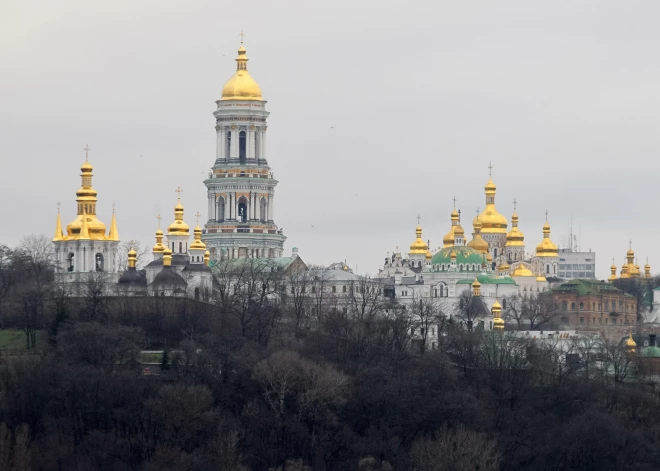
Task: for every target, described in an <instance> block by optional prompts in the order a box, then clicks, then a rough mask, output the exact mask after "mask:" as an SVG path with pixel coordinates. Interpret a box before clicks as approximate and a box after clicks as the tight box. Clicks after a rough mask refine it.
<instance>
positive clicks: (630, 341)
mask: <svg viewBox="0 0 660 471" xmlns="http://www.w3.org/2000/svg"><path fill="white" fill-rule="evenodd" d="M626 347H627V348H636V347H637V343H636V342H635V340H634V339H633V337H632V332H630V334H629V336H628V338H627V339H626Z"/></svg>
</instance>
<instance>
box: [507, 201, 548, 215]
mask: <svg viewBox="0 0 660 471" xmlns="http://www.w3.org/2000/svg"><path fill="white" fill-rule="evenodd" d="M517 206H518V202H517V201H516V199H515V198H513V212H514V213H515V212H516V207H517ZM546 218H547V217H546Z"/></svg>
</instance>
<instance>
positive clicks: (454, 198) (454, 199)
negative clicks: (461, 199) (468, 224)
mask: <svg viewBox="0 0 660 471" xmlns="http://www.w3.org/2000/svg"><path fill="white" fill-rule="evenodd" d="M452 201H453V202H454V209H456V197H455V196H454V197H453V198H452Z"/></svg>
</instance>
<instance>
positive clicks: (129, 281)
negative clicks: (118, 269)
mask: <svg viewBox="0 0 660 471" xmlns="http://www.w3.org/2000/svg"><path fill="white" fill-rule="evenodd" d="M119 284H122V285H136V286H146V285H147V277H146V276H145V274H144V270H140V271H137V270H136V269H135V268H129V269H127V270H126V271H125V272H124V273H123V274H122V275H121V276H120V277H119Z"/></svg>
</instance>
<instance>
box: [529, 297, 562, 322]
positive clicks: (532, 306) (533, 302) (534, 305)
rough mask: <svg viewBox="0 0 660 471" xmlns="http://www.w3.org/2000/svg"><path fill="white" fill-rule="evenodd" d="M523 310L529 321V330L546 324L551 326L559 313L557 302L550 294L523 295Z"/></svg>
mask: <svg viewBox="0 0 660 471" xmlns="http://www.w3.org/2000/svg"><path fill="white" fill-rule="evenodd" d="M522 311H523V316H524V317H525V319H526V320H528V321H529V330H534V329H538V328H539V327H543V326H546V325H547V326H548V327H550V326H551V325H552V324H553V323H554V321H555V319H556V318H557V315H558V314H559V310H558V309H557V304H556V303H555V302H554V301H553V300H552V299H551V298H550V297H549V296H545V297H543V296H537V295H533V294H532V295H529V296H523V300H522Z"/></svg>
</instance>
